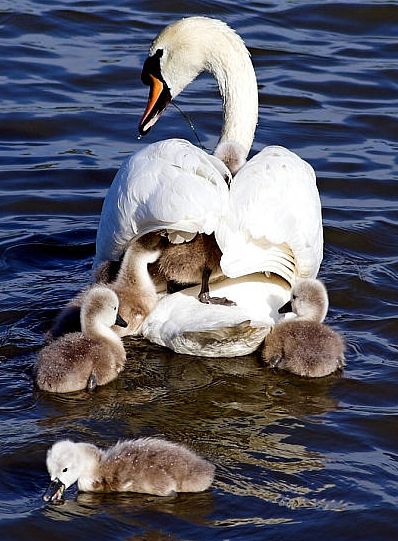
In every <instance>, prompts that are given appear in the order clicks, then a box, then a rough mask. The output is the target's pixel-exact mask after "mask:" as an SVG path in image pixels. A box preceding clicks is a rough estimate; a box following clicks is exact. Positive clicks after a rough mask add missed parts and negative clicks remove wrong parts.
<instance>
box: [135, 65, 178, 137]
mask: <svg viewBox="0 0 398 541" xmlns="http://www.w3.org/2000/svg"><path fill="white" fill-rule="evenodd" d="M146 77H147V80H149V86H150V88H149V97H148V103H147V106H146V109H145V111H144V114H143V115H142V118H141V120H140V123H139V126H138V130H139V132H140V135H145V134H147V133H148V132H149V130H150V129H151V128H152V126H153V125H154V124H155V123H156V121H157V120H158V118H159V117H160V115H161V113H162V112H163V111H164V109H165V108H166V107H167V105H168V104H169V103H170V101H171V95H170V91H169V89H168V88H167V85H166V83H164V82H163V81H161V80H160V79H158V78H157V77H156V76H155V75H152V74H151V73H148V74H146Z"/></svg>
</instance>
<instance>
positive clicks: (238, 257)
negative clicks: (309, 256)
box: [221, 243, 297, 285]
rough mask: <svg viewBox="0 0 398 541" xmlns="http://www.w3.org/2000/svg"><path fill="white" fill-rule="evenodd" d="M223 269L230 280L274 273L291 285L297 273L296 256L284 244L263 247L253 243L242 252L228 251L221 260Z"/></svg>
mask: <svg viewBox="0 0 398 541" xmlns="http://www.w3.org/2000/svg"><path fill="white" fill-rule="evenodd" d="M221 269H222V271H223V273H224V274H225V275H226V276H228V277H230V278H237V277H239V276H244V275H247V274H252V273H255V272H264V273H271V272H272V273H274V274H277V275H278V276H281V277H282V278H283V279H284V280H286V281H287V282H288V283H289V284H290V285H293V284H294V281H295V276H296V272H297V269H296V259H295V257H294V254H293V252H292V251H291V249H290V248H289V247H288V246H287V245H284V244H281V245H279V246H275V245H268V246H261V245H258V244H255V243H251V244H248V245H247V246H246V247H243V249H242V250H236V251H235V250H234V251H233V252H232V251H231V252H228V251H227V252H225V253H224V254H223V256H222V258H221Z"/></svg>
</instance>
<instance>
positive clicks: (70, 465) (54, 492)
mask: <svg viewBox="0 0 398 541" xmlns="http://www.w3.org/2000/svg"><path fill="white" fill-rule="evenodd" d="M46 462H47V470H48V473H49V475H50V478H51V483H50V485H49V486H48V488H47V490H46V492H45V494H44V496H43V500H44V501H46V502H48V501H52V502H53V501H57V500H61V499H62V497H63V494H64V492H65V490H66V489H67V488H68V487H70V486H71V485H73V483H76V481H77V480H78V478H79V477H80V475H81V473H82V471H83V469H84V467H85V464H84V461H83V460H82V452H81V444H80V446H79V444H78V443H74V442H73V441H70V440H62V441H59V442H57V443H55V444H54V445H53V446H52V447H51V449H49V450H48V451H47V461H46Z"/></svg>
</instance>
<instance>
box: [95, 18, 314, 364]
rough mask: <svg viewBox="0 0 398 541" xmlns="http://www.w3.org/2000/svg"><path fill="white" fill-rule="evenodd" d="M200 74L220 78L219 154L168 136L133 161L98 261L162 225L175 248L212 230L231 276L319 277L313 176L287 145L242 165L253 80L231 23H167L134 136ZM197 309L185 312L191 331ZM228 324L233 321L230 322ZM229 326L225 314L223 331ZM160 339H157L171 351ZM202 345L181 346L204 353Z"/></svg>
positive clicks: (249, 134) (110, 199)
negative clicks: (256, 274) (262, 274)
mask: <svg viewBox="0 0 398 541" xmlns="http://www.w3.org/2000/svg"><path fill="white" fill-rule="evenodd" d="M203 70H207V71H210V72H211V73H212V74H213V75H214V76H215V78H216V79H217V82H218V85H219V88H220V92H221V95H222V99H223V106H224V108H223V109H224V125H223V129H222V134H221V138H220V141H219V144H218V146H217V148H216V150H215V155H214V156H212V155H209V154H207V153H206V152H204V151H202V150H200V149H198V148H196V147H195V146H193V145H191V144H190V143H188V142H187V141H182V140H178V139H170V140H167V141H162V142H159V143H154V144H152V145H148V146H147V147H146V148H144V149H143V150H141V151H140V152H138V153H137V154H136V155H135V156H132V157H130V158H129V159H128V160H127V161H126V162H125V163H124V164H123V165H122V167H121V169H120V170H119V172H118V173H117V175H116V177H115V179H114V181H113V184H112V186H111V187H110V189H109V192H108V194H107V196H106V199H105V202H104V206H103V210H102V214H101V220H100V225H99V229H98V234H97V254H96V264H97V265H98V264H99V263H100V262H101V261H104V260H109V259H111V260H112V259H117V258H119V257H120V255H121V254H122V253H123V251H124V250H125V248H126V246H127V243H128V242H129V241H130V240H131V239H132V238H135V237H139V236H141V235H142V234H144V233H147V232H148V231H156V230H161V229H166V230H167V231H168V232H169V238H170V240H171V241H173V239H174V240H177V242H182V241H184V240H187V241H190V240H192V238H193V237H194V235H195V234H197V233H205V234H208V235H209V234H212V233H214V235H215V239H216V241H217V244H218V246H219V248H220V249H221V252H222V254H223V255H222V257H221V261H220V267H221V270H222V272H223V273H224V275H225V276H227V277H230V278H236V277H240V276H244V275H248V274H253V273H257V272H264V273H267V275H268V276H269V275H270V273H275V274H277V275H279V276H281V277H283V278H284V279H285V280H286V281H287V282H288V283H289V284H293V283H294V281H295V279H296V278H297V277H300V276H302V277H315V276H316V274H317V272H318V270H319V266H320V263H321V260H322V244H323V240H322V220H321V207H320V200H319V194H318V191H317V188H316V180H315V174H314V171H313V169H312V167H311V166H310V165H309V164H307V163H306V162H304V161H303V160H302V159H300V158H299V157H298V156H297V155H295V154H293V153H292V152H290V151H288V150H287V149H284V148H283V147H266V148H265V149H264V150H263V151H261V152H260V153H259V154H258V155H257V156H255V157H254V158H253V159H251V160H250V161H249V162H248V163H246V164H245V160H246V157H247V154H248V152H249V149H250V147H251V144H252V141H253V136H254V131H255V126H256V123H257V114H258V101H257V99H258V98H257V84H256V78H255V74H254V70H253V66H252V64H251V61H250V57H249V54H248V51H247V49H246V47H245V46H244V43H243V41H242V40H241V39H240V38H239V36H237V34H235V32H234V31H233V30H231V29H230V28H229V27H228V26H227V25H225V24H224V23H222V22H220V21H217V20H214V19H208V18H206V17H191V18H187V19H182V20H181V21H178V22H177V23H174V24H172V25H170V26H168V27H167V28H166V29H165V30H163V31H162V32H161V33H160V34H159V36H158V37H157V38H156V39H155V40H154V42H153V44H152V46H151V49H150V52H149V57H148V59H147V61H146V62H145V64H144V68H143V73H142V79H143V81H144V82H146V83H147V84H150V85H151V90H150V96H149V100H148V106H147V109H146V111H145V113H144V115H143V118H142V119H141V122H140V132H141V133H142V134H144V133H147V131H148V130H149V129H150V128H151V127H152V126H153V125H154V124H155V122H156V121H157V119H158V117H159V115H160V113H161V112H162V110H163V109H164V108H165V107H166V105H167V103H168V102H169V101H170V100H171V99H172V98H174V97H175V96H176V95H178V93H179V92H181V90H183V88H184V87H185V86H186V85H187V84H188V83H190V82H191V81H192V80H193V79H194V78H195V77H196V76H197V75H198V74H199V73H200V72H201V71H203ZM222 160H224V161H225V162H226V163H227V164H228V165H229V166H230V167H231V169H232V170H233V172H235V171H237V170H238V172H237V174H236V175H235V177H234V178H233V179H232V180H231V185H230V189H228V185H227V183H226V181H225V179H226V178H227V179H230V172H229V170H228V168H227V167H226V166H225V165H224V163H223V161H222ZM187 250H188V247H187ZM186 260H187V261H189V258H188V257H187V258H186ZM193 270H195V272H197V270H196V269H193ZM177 272H178V269H177ZM193 274H194V273H193ZM195 281H196V280H195ZM230 286H231V288H232V289H233V284H232V283H231V284H230ZM240 287H241V286H240ZM281 295H282V296H283V289H282V290H281ZM168 298H169V299H170V300H169V301H167V300H166V299H164V301H163V304H165V305H166V304H167V302H170V303H173V306H174V304H175V303H176V302H177V301H176V297H173V298H171V297H168ZM177 298H181V299H182V297H181V296H180V297H177ZM228 298H231V299H232V297H231V296H229V297H228ZM269 302H271V303H272V300H271V299H269ZM253 303H254V304H256V300H255V299H254V300H253ZM177 304H178V302H177ZM256 310H257V309H256V307H254V311H256ZM265 311H267V310H265ZM166 313H167V310H164V312H163V314H166ZM198 313H199V312H197V311H196V310H193V311H192V312H190V313H189V315H188V314H187V317H189V318H190V320H191V326H192V328H193V330H192V332H195V321H196V320H197V314H198ZM200 314H201V315H200V316H199V320H201V319H202V315H203V314H202V312H200ZM231 314H232V312H231ZM159 317H163V316H161V314H160V312H159ZM227 318H228V315H227ZM199 320H198V329H199V328H200V326H201V324H200V323H199ZM234 322H235V319H234V317H232V315H231V320H230V323H231V326H233V325H234V324H235V323H234ZM164 323H167V322H166V321H159V322H158V325H157V327H158V328H159V329H162V328H163V324H164ZM225 323H226V322H225V318H224V317H223V323H222V328H224V327H225V326H226V325H225ZM214 325H215V329H217V328H218V326H217V323H216V322H215V323H214ZM227 326H228V325H227ZM181 332H183V331H182V329H181ZM177 334H178V333H177ZM191 336H192V335H191ZM163 338H164V337H162V336H158V337H157V339H156V340H155V341H157V342H159V343H162V342H164V343H166V345H169V346H170V347H172V348H174V346H173V344H172V343H170V344H167V342H166V340H164V339H163ZM151 339H154V338H153V337H151ZM198 340H199V337H198ZM199 342H200V340H199ZM199 342H198V343H197V344H196V345H195V344H192V343H190V344H189V345H188V346H187V349H189V350H190V352H191V353H193V354H199V355H200V354H201V348H200V346H199ZM221 349H222V348H221Z"/></svg>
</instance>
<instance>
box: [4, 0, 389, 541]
mask: <svg viewBox="0 0 398 541" xmlns="http://www.w3.org/2000/svg"><path fill="white" fill-rule="evenodd" d="M193 14H207V15H211V16H213V17H218V18H221V19H223V20H224V21H226V22H227V23H229V24H230V25H231V26H233V27H234V28H235V29H236V30H237V31H238V32H239V33H240V34H241V35H242V37H243V38H244V39H245V41H246V43H247V45H248V46H249V48H250V50H251V53H252V58H253V62H254V65H255V69H256V73H257V77H258V80H259V92H260V119H259V126H258V129H257V133H256V139H255V143H254V147H253V150H254V151H258V150H260V149H261V148H262V147H263V146H264V145H266V144H281V145H284V146H286V147H288V148H290V149H292V150H294V151H295V152H297V153H299V154H300V155H301V156H302V157H303V158H305V159H306V160H308V161H309V162H310V163H311V164H312V165H313V166H314V168H315V169H316V171H317V176H318V185H319V189H320V193H321V198H322V204H323V216H324V225H325V258H324V262H323V264H322V268H321V274H320V276H321V278H322V279H323V280H324V281H325V283H326V284H327V286H328V289H329V292H330V302H331V308H330V311H329V315H328V322H329V323H330V324H331V325H332V326H333V328H335V329H336V330H338V331H340V332H341V333H342V334H343V335H344V337H345V339H346V341H347V345H348V351H347V358H348V365H347V368H346V370H345V372H344V374H343V375H342V376H332V377H329V378H325V379H323V380H321V381H307V380H304V379H299V378H295V377H292V376H290V375H287V374H283V373H281V374H275V373H272V372H271V371H267V370H264V369H263V368H262V367H261V365H260V364H259V362H258V360H257V358H256V356H251V357H249V358H241V359H232V360H231V359H229V360H228V359H221V360H209V359H196V358H191V357H189V358H188V357H184V356H179V355H176V354H174V353H172V352H169V351H166V350H162V349H161V348H158V347H156V346H153V345H150V344H147V343H145V342H143V341H141V340H138V339H136V340H130V341H129V342H128V359H129V365H128V368H127V370H125V372H123V374H122V375H121V376H120V377H119V379H118V380H117V381H115V382H114V383H112V384H110V385H108V386H106V387H103V388H100V389H99V390H98V391H97V392H95V393H93V394H90V395H88V394H87V393H85V392H84V393H77V394H74V395H68V396H51V397H50V396H48V395H45V394H44V393H38V392H37V391H35V390H34V388H33V385H32V367H33V365H34V362H35V356H36V353H37V351H38V349H39V348H40V347H41V345H42V343H43V333H44V332H45V330H46V329H47V328H48V326H49V324H50V321H51V319H52V318H53V316H54V314H55V313H56V311H57V309H58V308H59V307H60V306H62V305H63V304H64V303H65V302H66V301H67V300H69V299H70V298H71V296H73V294H74V293H75V292H76V291H78V290H79V289H80V288H81V287H82V286H84V285H85V284H86V283H88V281H89V280H90V268H91V262H92V257H93V255H94V250H95V247H94V242H95V234H96V227H97V224H98V219H99V213H100V210H101V204H102V200H103V197H104V194H105V192H106V189H107V187H108V186H109V184H110V182H111V180H112V177H113V175H114V173H115V171H116V170H117V168H118V167H119V165H120V163H121V161H122V160H123V158H124V157H125V156H126V155H128V154H129V153H131V152H134V151H136V150H138V149H139V148H141V147H142V146H143V145H146V144H148V143H149V142H152V141H156V140H159V139H163V138H167V137H185V138H188V139H190V140H191V141H193V142H194V141H195V139H194V137H193V134H192V132H191V130H190V128H189V126H188V125H187V123H186V122H185V121H184V120H183V118H182V117H181V116H180V115H179V113H178V112H177V111H175V110H173V109H172V108H171V109H170V110H168V111H167V113H166V115H165V116H164V118H162V119H161V120H160V121H159V123H158V124H157V126H156V128H155V129H154V130H153V131H152V132H151V133H150V134H149V136H148V137H147V138H145V139H143V140H141V141H138V140H137V123H138V120H139V118H140V116H141V114H142V112H143V109H144V107H145V102H146V94H147V89H146V88H145V87H144V86H143V85H142V84H141V82H140V70H141V65H142V63H143V61H144V59H145V57H146V51H147V49H148V47H149V44H150V42H151V40H152V38H153V37H154V36H155V35H156V34H157V33H158V31H159V30H160V29H161V28H162V27H163V26H165V25H166V24H168V23H169V22H171V21H173V20H175V19H177V18H179V17H182V16H185V15H193ZM397 28H398V2H396V1H390V2H387V1H386V2H379V1H369V2H307V1H300V0H293V1H281V2H276V1H270V2H260V1H256V2H245V3H241V2H232V1H231V2H227V1H222V0H219V1H206V2H198V1H196V0H193V1H192V0H191V1H190V2H188V1H185V0H171V1H170V2H165V1H164V0H160V1H158V2H154V1H152V0H146V1H145V2H144V1H143V0H142V1H136V0H129V1H120V0H116V1H114V2H112V3H110V2H108V3H106V2H102V1H100V0H84V1H83V0H81V1H75V0H69V1H68V2H64V3H60V2H57V1H56V0H54V1H52V2H44V1H41V2H38V1H32V0H25V1H23V0H20V1H18V0H17V1H15V2H13V3H11V2H10V3H7V2H6V3H3V4H2V5H1V6H0V59H1V60H0V66H1V70H0V96H1V101H0V190H1V200H0V212H1V215H0V250H1V266H0V281H1V305H0V323H1V332H2V335H1V339H0V396H1V402H0V433H1V454H0V537H1V539H2V540H3V541H9V540H13V541H14V540H18V541H19V540H21V541H23V540H25V539H26V540H29V541H34V540H36V539H37V540H39V539H40V540H43V539H52V540H53V541H58V540H67V539H68V540H69V539H74V540H79V539H88V538H92V537H93V538H95V539H97V540H127V539H129V540H130V539H131V540H132V539H134V540H145V541H152V540H156V541H157V540H166V539H168V540H170V539H172V540H188V539H189V540H200V541H203V540H207V539H209V540H213V539H214V540H216V539H217V540H229V539H240V540H245V541H246V540H259V541H262V540H264V539H267V540H268V539H270V540H273V539H275V540H276V539H278V540H280V539H290V538H291V537H292V536H294V538H296V539H300V540H307V539H308V540H309V539H314V538H315V537H316V536H319V535H322V539H323V541H327V540H329V539H330V540H333V541H336V540H344V541H348V540H357V539H358V540H359V539H360V540H361V541H365V540H372V541H373V540H375V539H378V540H381V541H384V540H390V539H391V540H395V539H397V538H398V522H397V519H398V511H397V499H398V462H397V455H398V355H397V350H398V341H397V335H398V319H397V305H398V293H397V287H396V283H397V269H398V250H397V245H398V229H397V225H398V212H397V197H396V194H397V188H396V186H397V170H398V166H397V156H398V120H397V109H398V71H397V57H398V41H397ZM178 103H179V105H180V106H181V107H182V108H183V109H184V110H185V111H186V112H188V113H190V114H191V116H192V118H193V122H194V124H195V127H196V129H197V131H198V133H199V136H200V138H201V139H202V141H203V143H204V144H205V145H206V146H207V147H209V148H213V147H214V145H215V143H216V141H217V139H218V135H219V133H220V127H221V102H220V98H219V96H218V92H217V88H216V85H215V83H214V82H213V81H212V79H211V78H210V77H209V76H202V77H200V79H198V80H197V81H195V83H194V84H192V85H191V86H190V87H189V88H188V89H186V91H185V92H184V93H183V94H182V95H181V96H180V97H179V99H178ZM142 435H163V436H166V437H168V438H170V439H173V440H175V441H178V442H184V443H186V444H188V445H189V446H191V447H192V448H194V449H195V450H197V451H198V452H199V453H201V454H203V455H204V456H206V457H208V458H209V459H210V460H212V461H214V462H215V464H216V465H217V476H216V480H215V483H214V486H213V487H212V489H211V490H210V491H209V492H207V493H203V494H197V495H182V496H178V498H176V499H168V498H166V499H161V498H155V497H148V496H145V495H129V496H126V495H116V496H114V495H107V496H101V495H89V494H80V495H76V493H74V492H73V490H71V491H69V492H68V494H67V501H66V503H65V505H63V506H57V507H54V506H46V505H44V504H43V502H42V501H41V495H42V493H43V490H44V489H45V487H46V484H47V482H48V477H47V472H46V468H45V453H46V449H47V448H48V446H49V445H51V444H52V443H53V442H54V441H55V440H57V439H59V438H61V437H65V436H68V437H71V438H74V439H77V440H80V441H83V440H84V441H90V442H93V443H96V444H97V445H104V446H107V445H110V444H113V443H114V442H115V441H116V440H117V439H118V438H129V437H134V436H142Z"/></svg>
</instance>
